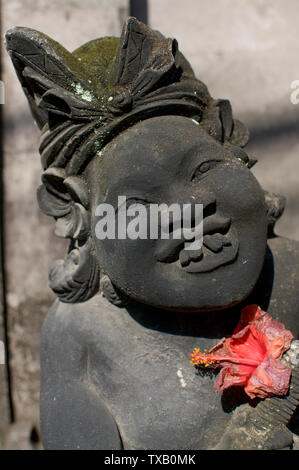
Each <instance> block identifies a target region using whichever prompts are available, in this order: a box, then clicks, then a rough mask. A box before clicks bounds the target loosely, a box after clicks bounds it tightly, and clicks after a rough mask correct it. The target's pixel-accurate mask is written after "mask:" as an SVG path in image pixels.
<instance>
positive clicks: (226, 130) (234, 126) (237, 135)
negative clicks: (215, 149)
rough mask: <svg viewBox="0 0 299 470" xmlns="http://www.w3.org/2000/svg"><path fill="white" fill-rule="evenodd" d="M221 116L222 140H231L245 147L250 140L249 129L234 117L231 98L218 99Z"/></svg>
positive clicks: (234, 143)
mask: <svg viewBox="0 0 299 470" xmlns="http://www.w3.org/2000/svg"><path fill="white" fill-rule="evenodd" d="M216 106H217V107H218V108H219V118H220V121H221V125H222V141H223V142H225V141H229V142H230V143H231V144H233V145H236V146H238V147H245V145H246V144H247V143H248V141H249V130H248V129H247V127H246V126H245V124H243V123H242V122H241V121H239V120H238V119H234V118H233V112H232V107H231V104H230V102H229V100H217V101H216Z"/></svg>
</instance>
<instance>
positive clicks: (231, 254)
mask: <svg viewBox="0 0 299 470" xmlns="http://www.w3.org/2000/svg"><path fill="white" fill-rule="evenodd" d="M224 238H225V239H226V242H225V243H224V244H223V246H222V249H221V251H219V252H216V253H215V252H214V253H212V251H211V250H209V249H207V248H206V247H205V245H203V249H202V256H201V257H200V258H199V259H198V261H193V260H191V261H190V262H189V264H187V265H186V266H181V269H183V270H184V271H186V272H188V273H206V272H210V271H214V270H215V269H217V268H220V266H224V265H226V264H229V263H232V262H233V261H234V260H235V259H236V257H237V255H238V251H239V241H238V239H237V237H236V236H235V235H234V234H233V232H231V233H229V234H228V235H227V236H225V237H224ZM180 264H181V263H180Z"/></svg>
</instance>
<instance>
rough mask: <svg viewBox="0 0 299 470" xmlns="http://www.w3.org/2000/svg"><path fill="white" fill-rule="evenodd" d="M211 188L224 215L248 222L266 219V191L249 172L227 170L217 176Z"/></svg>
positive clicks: (244, 170)
mask: <svg viewBox="0 0 299 470" xmlns="http://www.w3.org/2000/svg"><path fill="white" fill-rule="evenodd" d="M209 186H210V190H211V191H212V192H213V194H214V195H215V197H216V201H217V207H218V210H219V211H220V212H222V213H223V215H225V216H229V217H233V218H235V219H242V220H243V219H246V220H248V221H249V220H250V219H252V218H261V219H264V218H265V219H266V214H267V208H266V204H265V196H264V191H263V190H262V188H261V186H260V184H259V183H258V181H257V180H256V178H255V177H254V176H253V174H252V173H250V171H249V170H247V169H243V168H235V169H231V168H228V169H226V168H225V169H224V170H223V171H221V172H218V173H217V175H216V174H215V177H214V178H213V179H211V183H210V185H209ZM261 221H262V220H261Z"/></svg>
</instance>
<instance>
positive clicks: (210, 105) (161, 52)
mask: <svg viewBox="0 0 299 470" xmlns="http://www.w3.org/2000/svg"><path fill="white" fill-rule="evenodd" d="M6 46H7V49H8V52H9V54H10V56H11V59H12V62H13V65H14V67H15V69H16V72H17V75H18V78H19V80H20V82H21V85H22V87H23V89H24V92H25V94H26V96H27V99H28V101H29V105H30V108H31V111H32V114H33V117H34V119H35V121H36V123H37V125H38V126H39V128H40V130H41V143H40V147H39V151H40V154H41V161H42V166H43V174H42V183H43V184H42V185H41V186H40V188H39V189H38V201H39V205H40V208H41V209H42V210H43V211H44V212H45V213H46V214H48V215H51V216H53V217H54V218H55V219H56V221H57V228H56V233H57V234H58V235H60V236H63V237H66V238H70V239H71V243H70V249H69V252H68V255H67V258H66V260H64V261H63V260H59V261H56V262H55V263H54V264H53V265H52V266H51V268H50V286H51V287H52V289H53V290H54V292H55V293H56V294H57V295H58V296H59V297H60V299H61V300H62V301H65V302H80V301H84V300H86V299H88V298H89V297H91V296H92V295H94V294H95V293H96V292H97V290H98V288H99V267H98V266H97V262H96V258H95V256H94V254H93V253H94V250H93V246H92V244H93V242H92V238H91V235H90V222H89V220H90V214H89V212H88V211H89V197H88V184H87V181H86V180H85V178H84V170H85V168H86V167H87V165H88V163H89V162H90V161H91V159H92V158H93V157H94V156H95V155H96V154H97V153H99V152H100V151H101V149H102V148H103V147H104V146H105V145H106V144H107V143H108V142H109V141H110V140H111V139H113V137H114V136H116V135H117V134H119V133H120V132H121V131H123V130H124V129H126V128H128V127H130V126H132V125H133V124H134V123H136V122H139V121H141V120H144V119H148V118H150V117H153V116H161V115H165V116H166V115H171V114H174V115H183V116H188V117H191V118H193V119H195V120H196V121H197V122H199V123H200V125H201V126H202V127H204V128H205V129H206V131H207V132H208V133H209V134H210V135H211V136H213V137H214V138H215V139H217V140H219V141H221V142H225V141H229V142H231V143H233V144H235V145H238V146H241V147H243V146H244V145H246V143H247V141H248V131H247V129H246V127H245V126H244V125H243V124H241V123H240V122H239V121H237V120H234V119H233V116H232V110H231V106H230V103H229V101H227V100H214V99H213V98H212V97H211V96H210V94H209V92H208V90H207V87H206V86H205V85H204V84H203V83H202V82H201V81H200V80H198V79H196V78H195V76H194V73H193V71H192V68H191V66H190V65H189V63H188V62H187V60H186V59H185V58H184V56H183V55H182V54H181V53H180V52H179V50H178V44H177V41H176V40H174V39H169V38H168V39H167V38H165V37H164V36H162V35H161V34H160V33H159V32H157V31H153V30H151V29H150V28H149V27H148V26H146V25H144V24H143V23H141V22H139V21H138V20H136V19H135V18H128V20H127V21H126V23H125V25H124V28H123V32H122V35H121V38H120V39H118V38H111V37H107V38H101V39H96V40H93V41H90V42H88V43H87V44H85V45H83V46H81V47H79V48H78V49H76V50H75V51H74V52H73V53H70V52H69V51H67V50H66V49H64V48H63V47H62V46H61V45H60V44H58V43H57V42H55V41H53V40H52V39H50V38H49V37H47V36H46V35H45V34H43V33H40V32H38V31H35V30H32V29H28V28H23V27H18V28H13V29H11V30H9V31H8V32H7V33H6Z"/></svg>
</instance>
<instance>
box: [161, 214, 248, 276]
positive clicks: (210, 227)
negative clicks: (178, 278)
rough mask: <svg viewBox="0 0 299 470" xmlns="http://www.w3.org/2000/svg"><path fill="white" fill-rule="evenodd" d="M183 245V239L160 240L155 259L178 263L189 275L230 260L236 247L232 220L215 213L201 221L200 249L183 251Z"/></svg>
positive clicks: (184, 240) (184, 249)
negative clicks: (201, 239)
mask: <svg viewBox="0 0 299 470" xmlns="http://www.w3.org/2000/svg"><path fill="white" fill-rule="evenodd" d="M190 241H191V240H188V242H190ZM186 242H187V240H186V239H185V238H181V239H169V240H162V239H160V240H159V241H158V242H157V249H156V251H155V258H156V260H157V261H159V262H161V263H177V264H178V266H179V267H180V268H181V269H184V270H185V271H187V272H191V273H192V272H207V271H212V270H214V269H216V268H217V267H219V266H222V265H223V264H227V263H229V262H231V261H233V259H234V258H235V257H236V255H237V252H238V248H239V242H238V241H237V238H236V237H235V236H234V235H233V232H232V230H231V219H230V218H227V217H222V216H221V215H219V214H217V213H216V214H213V215H210V216H208V217H205V218H204V220H203V246H202V248H201V249H200V250H188V249H186V248H185V243H186Z"/></svg>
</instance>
